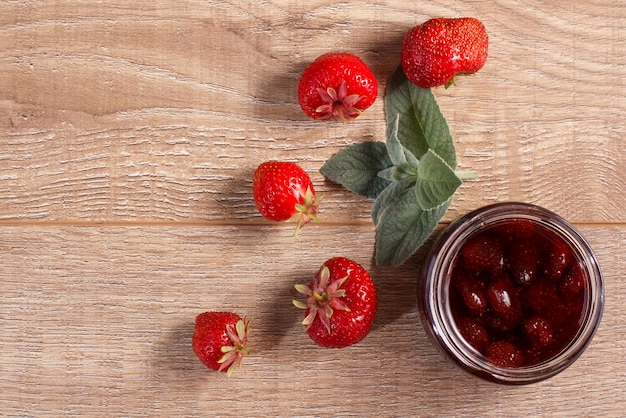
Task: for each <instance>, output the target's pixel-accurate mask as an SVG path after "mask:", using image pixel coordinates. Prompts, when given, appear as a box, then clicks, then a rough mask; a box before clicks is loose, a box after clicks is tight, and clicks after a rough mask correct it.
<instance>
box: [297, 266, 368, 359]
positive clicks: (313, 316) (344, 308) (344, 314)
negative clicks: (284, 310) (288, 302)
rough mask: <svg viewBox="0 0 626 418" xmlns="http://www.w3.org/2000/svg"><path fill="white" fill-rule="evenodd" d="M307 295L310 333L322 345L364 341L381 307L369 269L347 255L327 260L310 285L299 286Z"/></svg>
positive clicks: (299, 289)
mask: <svg viewBox="0 0 626 418" xmlns="http://www.w3.org/2000/svg"><path fill="white" fill-rule="evenodd" d="M295 288H296V290H297V291H298V292H300V293H302V294H304V295H306V296H307V299H306V303H303V302H301V301H298V300H294V301H293V304H294V305H295V306H296V307H298V308H302V309H306V312H305V318H304V321H302V324H303V325H305V326H306V329H307V333H308V334H309V336H310V337H311V339H312V340H313V341H315V342H316V343H317V344H318V345H320V346H322V347H333V348H342V347H347V346H349V345H352V344H355V343H357V342H359V341H361V340H362V339H363V338H365V336H366V335H367V334H368V333H369V331H370V329H371V328H372V323H373V322H374V316H375V314H376V309H377V307H378V302H377V298H376V288H375V287H374V282H373V281H372V279H371V277H370V275H369V274H368V272H367V271H366V270H365V269H364V268H363V267H362V266H361V265H359V264H358V263H356V262H354V261H352V260H349V259H347V258H344V257H335V258H331V259H330V260H328V261H326V262H325V263H324V265H323V266H322V267H321V268H320V269H319V271H318V272H317V274H316V275H315V277H314V278H313V280H311V283H310V284H309V285H308V286H305V285H302V284H300V285H296V286H295Z"/></svg>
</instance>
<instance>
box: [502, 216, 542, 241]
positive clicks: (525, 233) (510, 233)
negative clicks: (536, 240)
mask: <svg viewBox="0 0 626 418" xmlns="http://www.w3.org/2000/svg"><path fill="white" fill-rule="evenodd" d="M493 230H494V231H495V232H496V233H498V234H500V235H501V236H502V238H503V239H504V240H506V241H511V240H515V239H518V238H532V237H533V235H535V231H536V227H535V224H534V223H533V221H531V220H528V219H521V218H520V219H508V220H507V221H506V222H504V223H501V224H499V225H496V226H494V227H493Z"/></svg>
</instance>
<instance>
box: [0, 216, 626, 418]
mask: <svg viewBox="0 0 626 418" xmlns="http://www.w3.org/2000/svg"><path fill="white" fill-rule="evenodd" d="M372 232H373V231H372V230H371V228H368V227H365V226H362V227H358V228H353V229H351V230H348V231H346V228H345V227H328V226H319V227H313V228H312V229H310V230H308V231H303V236H302V237H301V238H303V239H299V240H296V241H294V239H293V237H292V236H291V231H290V230H289V229H288V228H284V227H279V226H274V227H267V226H258V227H250V226H244V227H234V226H223V227H176V226H173V227H161V228H154V227H151V226H144V227H109V226H103V227H91V226H85V227H83V226H79V227H67V226H46V227H43V228H39V229H35V228H33V227H30V226H24V227H21V226H12V227H5V228H3V229H2V230H1V233H2V235H1V238H2V239H1V240H0V252H1V253H2V254H4V257H3V270H4V274H3V280H2V281H1V282H0V292H1V294H2V297H3V303H2V304H1V305H0V318H2V327H1V332H2V334H1V335H2V339H1V340H0V341H1V343H0V344H1V345H0V348H1V350H0V364H1V365H2V373H3V379H2V383H0V386H1V388H2V396H1V397H0V399H2V401H1V405H2V407H3V408H2V409H3V410H11V411H13V412H14V413H16V414H21V413H24V414H28V415H40V414H46V413H47V412H52V413H54V414H57V413H58V414H61V413H62V414H68V415H74V414H76V415H78V414H88V415H93V414H106V415H107V416H128V415H150V416H154V415H171V414H172V413H174V414H176V415H181V416H196V415H197V416H206V414H207V411H213V412H214V413H216V414H220V413H221V414H224V415H231V413H232V414H233V415H234V414H235V413H236V414H238V415H240V416H241V415H243V416H277V415H282V416H336V415H350V416H370V415H371V416H373V415H382V416H389V415H393V416H410V415H414V414H420V411H422V412H424V414H431V413H432V414H434V415H463V414H468V413H469V414H471V415H485V414H490V413H492V412H496V411H497V412H499V414H503V415H509V412H511V411H512V410H516V409H517V408H518V407H519V408H524V409H525V411H526V412H527V413H529V414H532V415H539V414H548V415H553V414H557V415H564V416H573V415H578V414H580V412H581V408H583V409H582V411H583V412H584V415H587V416H600V415H603V414H607V415H611V413H612V411H613V412H615V411H617V410H616V409H614V408H616V407H617V405H615V402H619V403H622V402H623V400H622V399H621V396H622V388H623V386H624V384H626V380H625V376H624V373H621V371H623V370H624V367H625V364H624V357H623V355H620V353H621V354H623V353H624V343H623V339H622V338H621V336H622V335H623V333H624V332H625V331H626V329H625V327H624V322H623V320H622V319H623V304H624V300H623V296H622V295H623V294H626V285H625V284H624V281H623V280H621V274H622V272H623V271H624V268H626V265H625V263H624V260H623V258H622V259H620V260H619V261H618V262H617V263H615V262H614V261H613V260H614V253H615V251H616V250H620V251H621V250H624V249H625V248H626V228H624V227H622V228H619V229H614V230H610V231H607V230H606V229H605V228H602V227H586V228H582V232H583V234H585V235H586V236H588V237H589V238H590V241H591V244H592V245H593V247H594V248H595V250H596V252H597V256H598V258H599V262H600V264H601V266H611V268H610V269H609V270H608V271H607V270H606V269H605V272H604V273H605V280H606V294H607V300H606V310H605V315H604V319H603V322H602V325H601V327H600V329H599V330H598V333H597V334H596V337H595V339H594V341H593V342H592V344H591V345H590V347H589V348H588V350H587V351H586V352H585V354H584V355H583V357H582V358H581V359H579V361H577V362H576V363H575V364H574V365H573V366H571V368H569V369H568V370H566V371H565V372H563V373H562V374H561V375H559V376H558V377H556V378H554V379H551V380H549V381H546V382H544V383H541V384H537V385H531V386H528V387H524V388H505V387H497V386H494V385H492V384H486V383H481V382H478V381H477V380H475V379H474V378H471V377H469V376H466V375H464V374H463V373H462V372H460V371H459V370H458V369H456V368H454V367H453V366H451V365H450V364H449V363H447V361H446V360H445V359H444V358H443V356H442V355H441V354H440V353H439V352H438V351H436V349H435V348H434V347H433V345H432V344H431V343H430V341H429V340H428V339H427V338H426V334H425V332H424V331H423V328H422V325H421V323H420V320H419V318H418V317H417V313H416V306H415V305H416V302H415V295H416V289H417V281H418V279H417V276H418V270H419V265H420V264H421V261H422V260H423V257H424V254H423V253H422V252H420V254H418V255H416V256H415V257H414V258H413V259H411V260H410V262H409V263H407V264H406V265H404V266H402V267H400V268H395V269H385V268H377V267H375V266H373V264H372V248H373V241H372V235H373V234H372ZM616 232H617V233H616ZM226 236H228V237H229V239H225V238H224V237H226ZM328 236H341V237H342V240H343V242H337V243H334V245H333V243H330V244H329V242H328V240H327V238H326V237H328ZM259 240H262V242H263V244H262V245H259V244H256V245H255V244H253V245H251V244H250V243H251V242H258V241H259ZM345 242H350V243H351V245H345ZM287 247H289V248H292V251H293V252H295V253H297V254H300V256H299V257H298V261H297V262H295V260H294V259H293V258H290V257H289V255H288V254H287V255H286V254H285V250H284V249H285V248H287ZM333 255H345V256H347V257H350V258H353V259H355V260H358V261H359V262H361V263H362V264H363V265H364V266H365V267H366V268H367V269H368V270H370V271H371V272H372V275H373V277H374V280H375V282H376V285H377V289H378V292H379V298H380V309H379V312H378V314H377V316H376V321H375V326H374V329H373V331H372V332H371V333H370V334H369V335H368V337H367V338H366V339H365V340H363V341H362V342H361V343H360V344H357V345H355V346H353V347H351V348H347V349H344V350H328V349H320V348H318V347H317V346H315V344H314V343H312V342H311V341H310V340H309V338H308V337H307V336H306V334H305V333H304V332H303V330H302V329H301V327H300V324H299V322H300V321H301V320H302V317H301V315H302V312H301V311H299V310H298V309H296V308H294V307H293V306H292V305H291V302H290V300H291V298H292V293H291V291H290V289H291V287H292V285H293V284H295V283H300V282H306V281H308V279H309V278H310V276H311V275H312V274H314V272H315V271H316V270H317V269H318V268H319V266H320V265H321V263H322V262H323V261H324V260H325V259H326V258H328V257H331V256H333ZM7 272H8V273H10V274H7ZM219 309H233V310H236V311H238V312H241V313H245V314H246V315H248V316H249V317H250V318H251V319H252V321H253V324H254V333H253V335H252V336H253V337H254V338H253V340H252V341H253V342H252V343H251V348H252V350H253V353H252V354H251V355H250V356H249V357H248V358H247V359H246V361H245V365H244V367H243V368H242V369H241V370H240V371H238V372H236V375H234V376H233V377H232V378H231V379H228V378H226V376H225V375H223V374H217V373H211V372H208V371H207V370H206V368H205V367H204V366H203V365H202V364H200V363H199V362H198V361H197V359H196V358H195V356H194V354H193V352H192V351H191V349H190V341H191V334H192V330H193V319H194V317H195V315H196V314H197V313H199V312H202V311H203V310H219ZM592 376H593V378H591V377H592ZM270 388H271V389H270ZM18 389H19V390H18ZM583 393H584V394H585V397H584V398H583V399H581V398H580V396H581V394H583ZM320 394H323V395H320ZM538 394H541V399H538V398H537V397H538V396H539V395H538ZM319 396H326V397H327V398H328V401H324V402H320V400H319ZM542 399H543V400H542ZM574 400H576V401H574ZM622 406H623V404H622ZM511 408H515V409H511ZM174 411H175V412H174Z"/></svg>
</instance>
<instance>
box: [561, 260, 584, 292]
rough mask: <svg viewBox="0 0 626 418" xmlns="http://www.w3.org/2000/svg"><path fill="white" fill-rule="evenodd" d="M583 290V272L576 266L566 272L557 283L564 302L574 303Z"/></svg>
mask: <svg viewBox="0 0 626 418" xmlns="http://www.w3.org/2000/svg"><path fill="white" fill-rule="evenodd" d="M584 288H585V278H584V276H583V272H582V271H581V270H580V268H579V266H578V265H577V264H575V265H572V267H571V268H569V269H568V270H567V272H566V273H565V276H563V279H562V280H561V282H560V283H559V293H560V294H561V297H563V299H564V300H566V301H576V300H577V299H578V295H580V294H581V292H582V291H583V290H584Z"/></svg>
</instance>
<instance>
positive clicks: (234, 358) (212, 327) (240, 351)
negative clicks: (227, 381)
mask: <svg viewBox="0 0 626 418" xmlns="http://www.w3.org/2000/svg"><path fill="white" fill-rule="evenodd" d="M249 331H250V321H247V320H245V319H242V318H241V317H240V316H239V315H237V314H235V313H232V312H203V313H201V314H200V315H198V316H197V317H196V322H195V326H194V331H193V337H192V341H191V345H192V348H193V351H194V353H196V355H197V356H198V358H199V359H200V361H201V362H202V363H203V364H204V365H205V366H207V367H209V368H211V369H214V370H217V371H220V372H226V373H227V374H228V376H230V375H231V374H232V372H233V370H234V369H235V367H239V366H240V365H241V359H242V358H243V356H244V355H246V354H249V350H248V349H247V348H246V345H247V344H248V333H249Z"/></svg>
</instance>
